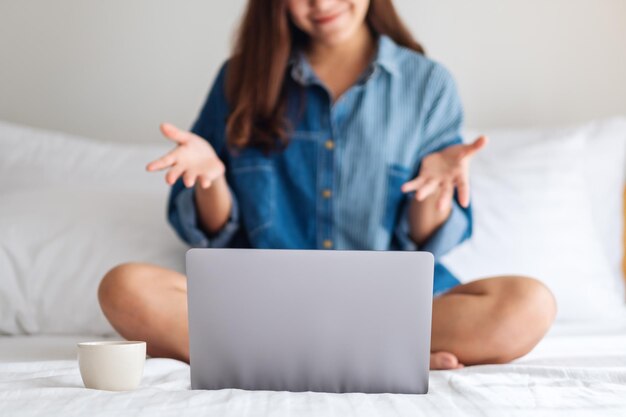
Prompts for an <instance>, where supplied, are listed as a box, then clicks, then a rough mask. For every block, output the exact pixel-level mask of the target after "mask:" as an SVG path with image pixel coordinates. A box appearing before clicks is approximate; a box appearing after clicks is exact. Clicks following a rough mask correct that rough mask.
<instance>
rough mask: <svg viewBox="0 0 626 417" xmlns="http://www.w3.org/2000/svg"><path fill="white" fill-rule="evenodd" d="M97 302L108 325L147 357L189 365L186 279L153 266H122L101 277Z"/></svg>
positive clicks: (139, 264)
mask: <svg viewBox="0 0 626 417" xmlns="http://www.w3.org/2000/svg"><path fill="white" fill-rule="evenodd" d="M98 299H99V301H100V306H101V308H102V311H103V312H104V315H105V316H106V317H107V319H108V320H109V322H110V323H111V325H112V326H113V327H114V328H115V330H117V331H118V332H119V333H120V334H121V335H122V336H123V337H125V338H126V339H128V340H144V341H146V342H147V349H148V355H150V356H153V357H168V358H174V359H178V360H182V361H185V362H189V330H188V322H187V320H188V319H187V279H186V277H185V276H184V275H183V274H180V273H178V272H176V271H172V270H170V269H166V268H161V267H159V266H156V265H150V264H143V263H126V264H121V265H118V266H116V267H115V268H113V269H111V270H110V271H109V272H107V274H106V275H105V276H104V278H102V281H101V282H100V287H99V288H98Z"/></svg>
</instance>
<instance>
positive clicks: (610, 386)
mask: <svg viewBox="0 0 626 417" xmlns="http://www.w3.org/2000/svg"><path fill="white" fill-rule="evenodd" d="M91 338H93V337H90V336H56V337H54V336H31V337H24V336H22V337H13V338H7V337H5V338H2V339H0V413H1V414H3V415H11V416H27V415H52V414H54V415H60V416H84V415H146V416H153V415H162V416H167V415H176V416H186V415H190V416H191V415H216V416H222V417H226V416H243V415H250V416H293V415H297V416H301V417H304V416H341V417H346V416H369V415H372V416H373V415H384V416H393V415H400V416H419V415H428V416H466V415H467V416H473V415H483V416H504V415H528V414H530V413H529V412H531V411H532V414H533V415H541V416H568V417H573V416H579V415H589V416H624V415H626V317H625V320H616V321H615V322H610V323H606V322H605V323H587V324H579V325H577V326H573V327H572V326H557V327H555V328H553V330H552V331H551V332H550V334H549V335H548V337H546V338H545V339H544V340H543V341H542V342H541V343H540V344H539V345H538V346H537V347H536V348H535V349H534V350H533V351H532V352H531V353H530V354H529V355H527V356H525V357H523V358H521V359H519V360H517V361H515V362H514V363H511V364H508V365H483V366H472V367H467V368H465V369H462V370H458V371H435V372H431V376H430V390H429V393H428V395H423V396H419V395H365V394H344V395H337V394H319V393H310V392H308V393H288V392H268V391H262V392H248V391H241V390H222V391H191V390H190V385H189V366H188V365H187V364H186V363H184V362H179V361H176V360H172V359H158V358H155V359H148V360H147V362H146V367H145V372H144V377H143V380H142V384H141V386H140V388H139V389H138V390H136V391H133V392H127V393H110V392H104V391H97V390H87V389H85V388H84V387H83V385H82V380H81V377H80V374H79V371H78V366H77V361H76V359H75V356H76V348H75V343H76V342H77V341H82V340H90V339H91ZM3 410H4V411H8V410H11V411H10V413H8V414H4V413H3V412H2V411H3Z"/></svg>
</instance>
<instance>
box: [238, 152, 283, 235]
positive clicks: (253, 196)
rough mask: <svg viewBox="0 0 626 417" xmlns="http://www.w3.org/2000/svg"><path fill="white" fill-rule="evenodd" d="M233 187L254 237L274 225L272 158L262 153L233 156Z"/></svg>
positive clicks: (274, 183)
mask: <svg viewBox="0 0 626 417" xmlns="http://www.w3.org/2000/svg"><path fill="white" fill-rule="evenodd" d="M230 177H231V187H232V188H233V191H234V193H235V195H236V197H237V201H238V203H239V210H240V213H241V221H242V222H243V225H244V227H245V229H246V231H247V232H248V237H249V238H250V239H251V240H252V241H253V240H254V238H255V236H256V235H258V234H259V232H261V231H263V230H265V229H267V228H269V227H270V226H271V225H272V220H273V216H274V204H275V200H276V199H275V193H276V178H275V172H274V166H273V164H272V161H271V160H270V159H268V158H265V157H262V156H256V157H249V156H241V157H235V158H232V159H231V166H230Z"/></svg>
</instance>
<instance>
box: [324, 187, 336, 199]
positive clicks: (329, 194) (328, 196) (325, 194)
mask: <svg viewBox="0 0 626 417" xmlns="http://www.w3.org/2000/svg"><path fill="white" fill-rule="evenodd" d="M331 195H333V193H332V192H331V191H330V190H329V189H326V190H324V191H322V196H324V198H330V196H331Z"/></svg>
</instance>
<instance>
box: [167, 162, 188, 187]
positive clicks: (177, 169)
mask: <svg viewBox="0 0 626 417" xmlns="http://www.w3.org/2000/svg"><path fill="white" fill-rule="evenodd" d="M183 172H184V169H183V168H182V167H181V166H180V165H174V166H173V167H172V169H170V170H169V171H168V172H167V174H165V182H167V183H168V184H169V185H173V184H174V183H175V182H176V181H177V180H178V177H180V176H181V175H182V173H183Z"/></svg>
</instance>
